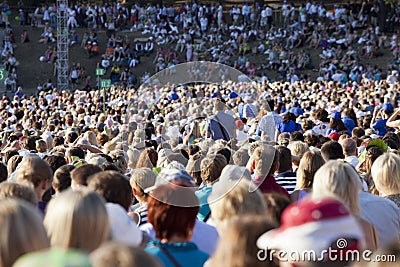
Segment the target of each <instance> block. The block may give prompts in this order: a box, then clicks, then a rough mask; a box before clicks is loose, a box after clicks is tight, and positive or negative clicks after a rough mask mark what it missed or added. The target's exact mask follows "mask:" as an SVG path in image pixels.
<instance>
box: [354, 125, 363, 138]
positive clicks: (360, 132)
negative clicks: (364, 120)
mask: <svg viewBox="0 0 400 267" xmlns="http://www.w3.org/2000/svg"><path fill="white" fill-rule="evenodd" d="M364 135H365V130H364V129H363V128H361V127H354V128H353V130H352V131H351V136H352V137H357V138H361V137H363V136H364Z"/></svg>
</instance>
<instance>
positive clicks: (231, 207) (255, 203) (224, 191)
mask: <svg viewBox="0 0 400 267" xmlns="http://www.w3.org/2000/svg"><path fill="white" fill-rule="evenodd" d="M250 189H252V184H251V182H250V181H247V180H244V179H242V180H240V181H234V182H226V181H221V182H218V183H216V184H215V185H214V186H213V190H212V192H211V194H210V196H209V197H208V203H209V205H210V209H211V216H212V218H213V219H214V220H215V221H216V223H217V225H218V224H221V223H222V224H224V223H225V222H229V221H231V220H232V219H234V218H238V217H241V216H242V215H245V214H258V215H260V214H266V206H265V201H264V199H263V197H262V194H261V192H260V191H259V190H254V191H253V192H250ZM253 189H254V188H253Z"/></svg>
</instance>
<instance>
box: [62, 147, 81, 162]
mask: <svg viewBox="0 0 400 267" xmlns="http://www.w3.org/2000/svg"><path fill="white" fill-rule="evenodd" d="M65 156H66V157H69V158H71V159H72V161H73V160H75V158H78V159H84V158H85V151H83V149H82V148H80V147H77V146H74V147H71V148H70V149H68V150H67V152H66V154H65ZM69 163H71V162H69Z"/></svg>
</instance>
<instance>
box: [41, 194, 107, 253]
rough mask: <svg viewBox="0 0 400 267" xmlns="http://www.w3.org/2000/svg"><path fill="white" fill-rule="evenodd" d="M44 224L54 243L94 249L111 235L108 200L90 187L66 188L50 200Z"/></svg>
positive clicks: (62, 246) (80, 248)
mask: <svg viewBox="0 0 400 267" xmlns="http://www.w3.org/2000/svg"><path fill="white" fill-rule="evenodd" d="M44 225H45V227H46V229H47V233H48V235H49V237H50V240H51V245H52V246H56V247H61V248H64V249H68V248H74V249H79V250H83V251H86V252H91V251H93V250H95V249H96V248H98V247H99V246H100V245H101V244H102V243H103V242H104V241H105V240H107V239H108V238H109V232H110V228H109V222H108V216H107V211H106V208H105V205H104V200H103V199H102V198H101V197H100V196H99V195H98V194H97V193H95V192H93V191H90V190H88V189H85V190H77V191H72V190H71V189H69V190H67V191H64V192H62V193H61V194H60V195H59V196H57V198H55V199H53V200H52V201H50V203H49V206H48V208H47V213H46V216H45V218H44Z"/></svg>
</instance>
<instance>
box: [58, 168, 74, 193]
mask: <svg viewBox="0 0 400 267" xmlns="http://www.w3.org/2000/svg"><path fill="white" fill-rule="evenodd" d="M74 169H75V166H73V165H64V166H61V167H60V168H58V169H57V170H56V171H55V172H54V176H53V188H54V190H55V191H56V192H57V193H61V192H62V191H65V190H67V189H68V188H70V187H71V171H73V170H74Z"/></svg>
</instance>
